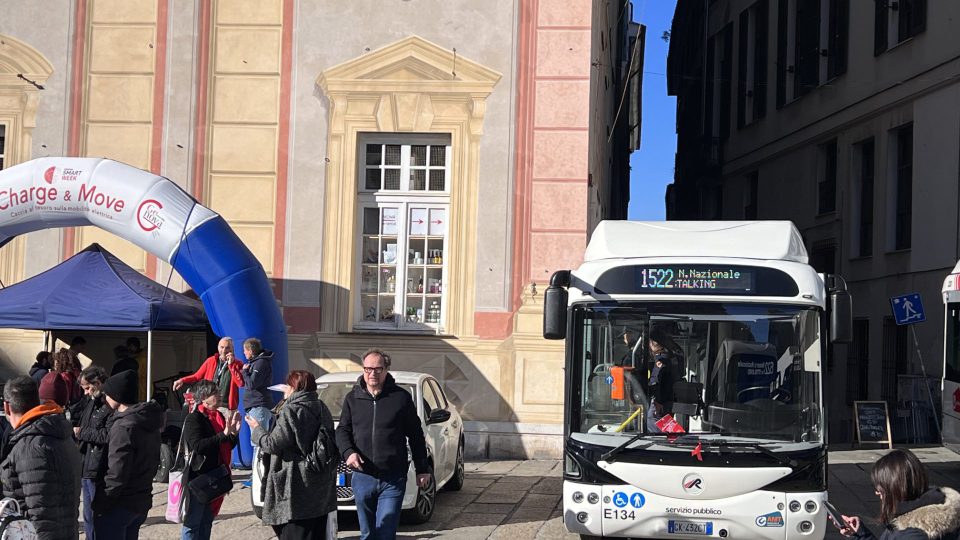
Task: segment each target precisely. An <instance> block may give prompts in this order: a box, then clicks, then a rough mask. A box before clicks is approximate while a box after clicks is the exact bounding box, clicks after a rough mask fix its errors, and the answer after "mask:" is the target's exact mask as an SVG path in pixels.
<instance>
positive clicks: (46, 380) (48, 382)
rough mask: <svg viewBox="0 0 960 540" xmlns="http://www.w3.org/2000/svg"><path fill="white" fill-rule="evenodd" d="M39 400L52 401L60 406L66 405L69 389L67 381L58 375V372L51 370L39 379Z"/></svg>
mask: <svg viewBox="0 0 960 540" xmlns="http://www.w3.org/2000/svg"><path fill="white" fill-rule="evenodd" d="M39 390H40V401H41V402H44V401H52V402H54V403H56V404H57V405H59V406H61V407H66V406H67V399H68V397H69V395H70V389H69V388H67V381H65V380H63V378H62V377H60V373H58V372H56V371H51V372H50V373H47V374H46V375H44V376H43V379H41V380H40V388H39Z"/></svg>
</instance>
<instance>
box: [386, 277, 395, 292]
mask: <svg viewBox="0 0 960 540" xmlns="http://www.w3.org/2000/svg"><path fill="white" fill-rule="evenodd" d="M396 290H397V278H396V277H395V276H390V277H388V278H387V292H390V293H392V292H395V291H396Z"/></svg>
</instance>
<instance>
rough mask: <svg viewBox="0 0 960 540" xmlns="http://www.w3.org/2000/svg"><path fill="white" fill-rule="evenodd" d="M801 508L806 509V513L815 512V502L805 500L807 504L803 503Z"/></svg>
mask: <svg viewBox="0 0 960 540" xmlns="http://www.w3.org/2000/svg"><path fill="white" fill-rule="evenodd" d="M803 509H804V510H806V511H807V513H808V514H816V513H817V503H815V502H813V501H807V504H805V505H803Z"/></svg>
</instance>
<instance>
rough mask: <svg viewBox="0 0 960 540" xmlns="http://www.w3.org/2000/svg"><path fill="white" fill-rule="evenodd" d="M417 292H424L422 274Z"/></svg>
mask: <svg viewBox="0 0 960 540" xmlns="http://www.w3.org/2000/svg"><path fill="white" fill-rule="evenodd" d="M417 292H423V276H420V281H419V282H418V283H417Z"/></svg>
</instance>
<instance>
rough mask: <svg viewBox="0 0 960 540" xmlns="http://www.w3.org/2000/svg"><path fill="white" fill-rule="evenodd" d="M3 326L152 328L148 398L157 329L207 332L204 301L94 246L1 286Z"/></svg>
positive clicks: (1, 320) (53, 328) (0, 325)
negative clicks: (170, 288) (2, 287)
mask: <svg viewBox="0 0 960 540" xmlns="http://www.w3.org/2000/svg"><path fill="white" fill-rule="evenodd" d="M0 328H24V329H30V330H47V331H50V330H108V331H109V330H113V331H139V332H147V399H150V397H151V393H152V387H151V384H150V381H151V380H152V378H153V377H152V368H153V331H154V330H173V331H205V330H206V329H207V317H206V314H205V313H204V310H203V304H202V303H200V301H198V300H194V299H192V298H189V297H187V296H184V295H183V294H180V293H178V292H176V291H172V290H169V289H167V288H166V287H164V286H163V285H160V284H159V283H157V282H155V281H153V280H152V279H150V278H148V277H146V276H144V275H143V274H141V273H139V272H137V271H136V270H134V269H133V268H130V267H129V266H127V265H126V264H125V263H124V262H123V261H121V260H120V259H118V258H117V257H116V256H114V255H113V254H112V253H110V252H109V251H107V250H105V249H103V248H102V247H101V246H100V245H99V244H92V245H90V246H88V247H87V248H86V249H84V250H83V251H81V252H79V253H77V254H76V255H74V256H73V257H70V258H69V259H67V260H65V261H63V262H62V263H60V264H59V265H57V266H54V267H53V268H51V269H50V270H47V271H46V272H43V273H42V274H38V275H36V276H34V277H32V278H30V279H27V280H24V281H21V282H20V283H17V284H14V285H11V286H9V287H6V288H4V289H0Z"/></svg>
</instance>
